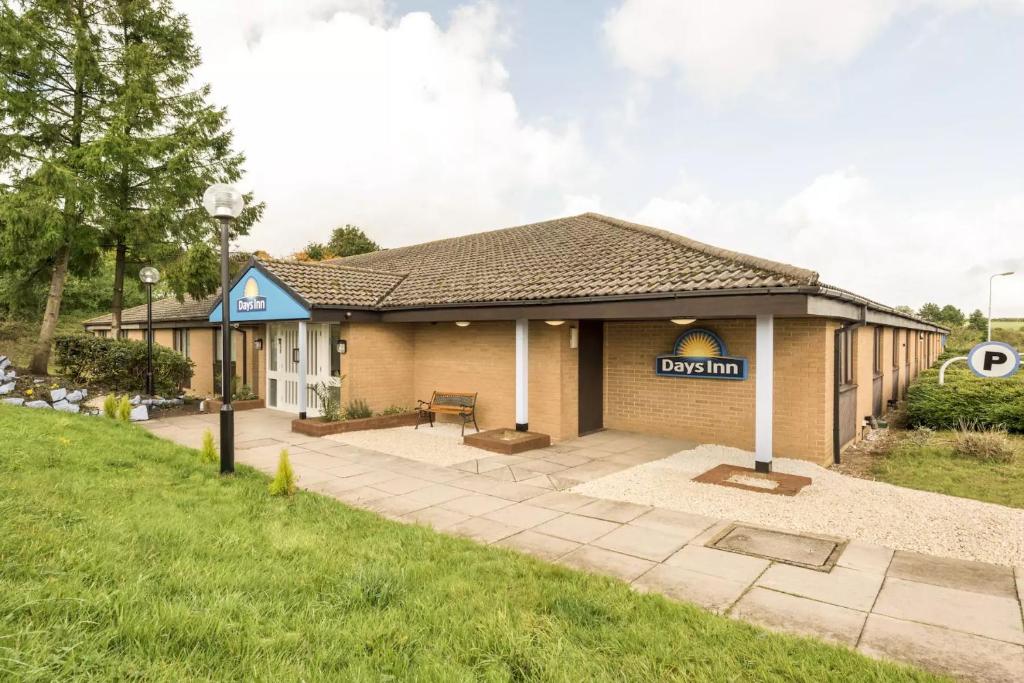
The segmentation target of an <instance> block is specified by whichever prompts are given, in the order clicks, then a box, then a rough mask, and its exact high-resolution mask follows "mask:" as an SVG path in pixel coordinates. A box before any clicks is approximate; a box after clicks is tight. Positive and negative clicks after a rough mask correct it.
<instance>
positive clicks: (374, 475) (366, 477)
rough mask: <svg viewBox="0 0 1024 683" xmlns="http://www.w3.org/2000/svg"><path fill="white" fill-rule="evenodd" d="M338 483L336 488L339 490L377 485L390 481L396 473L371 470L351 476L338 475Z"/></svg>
mask: <svg viewBox="0 0 1024 683" xmlns="http://www.w3.org/2000/svg"><path fill="white" fill-rule="evenodd" d="M336 478H337V480H338V481H337V484H336V489H337V490H339V491H342V490H345V489H357V488H362V487H364V486H375V485H376V484H379V483H380V482H382V481H388V480H389V479H394V478H395V475H394V473H392V472H387V471H385V470H370V471H368V472H366V473H364V474H356V475H353V476H351V477H336Z"/></svg>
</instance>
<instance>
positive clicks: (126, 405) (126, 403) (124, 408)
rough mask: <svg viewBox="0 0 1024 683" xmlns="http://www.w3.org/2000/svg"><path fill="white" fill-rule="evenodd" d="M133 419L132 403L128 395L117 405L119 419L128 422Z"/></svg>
mask: <svg viewBox="0 0 1024 683" xmlns="http://www.w3.org/2000/svg"><path fill="white" fill-rule="evenodd" d="M131 417H132V402H131V401H130V400H128V394H125V395H124V396H122V397H121V400H120V401H119V402H118V404H117V419H119V420H120V421H121V422H127V421H128V420H130V419H131Z"/></svg>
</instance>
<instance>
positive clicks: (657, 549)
mask: <svg viewBox="0 0 1024 683" xmlns="http://www.w3.org/2000/svg"><path fill="white" fill-rule="evenodd" d="M687 540H688V539H687V537H686V536H681V535H679V534H670V533H665V532H663V531H658V530H657V529H649V528H647V527H642V526H633V525H631V524H624V525H622V526H620V527H619V528H618V529H615V530H614V531H612V532H611V533H608V534H606V535H604V536H602V537H601V538H599V539H597V540H595V541H592V542H591V543H592V544H593V545H595V546H597V547H599V548H604V549H605V550H613V551H615V552H618V553H624V554H626V555H632V556H633V557H639V558H641V559H644V560H651V561H653V562H662V561H663V560H665V559H666V558H667V557H668V556H669V555H671V554H673V553H674V552H676V551H677V550H679V549H680V548H681V547H682V546H683V544H684V543H686V541H687Z"/></svg>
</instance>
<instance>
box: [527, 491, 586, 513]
mask: <svg viewBox="0 0 1024 683" xmlns="http://www.w3.org/2000/svg"><path fill="white" fill-rule="evenodd" d="M595 500H597V499H596V498H591V497H590V496H584V495H581V494H579V493H566V492H564V491H552V492H551V493H545V494H544V495H541V496H537V497H536V498H531V499H530V503H531V504H532V505H537V506H538V507H542V508H548V509H550V510H558V511H559V512H572V511H574V510H578V509H579V508H581V507H583V506H584V505H586V504H587V503H592V502H593V501H595Z"/></svg>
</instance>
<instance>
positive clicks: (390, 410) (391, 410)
mask: <svg viewBox="0 0 1024 683" xmlns="http://www.w3.org/2000/svg"><path fill="white" fill-rule="evenodd" d="M407 412H409V409H408V408H403V407H402V406H388V407H387V408H385V409H384V410H382V411H380V414H381V415H401V414H402V413H407Z"/></svg>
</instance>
